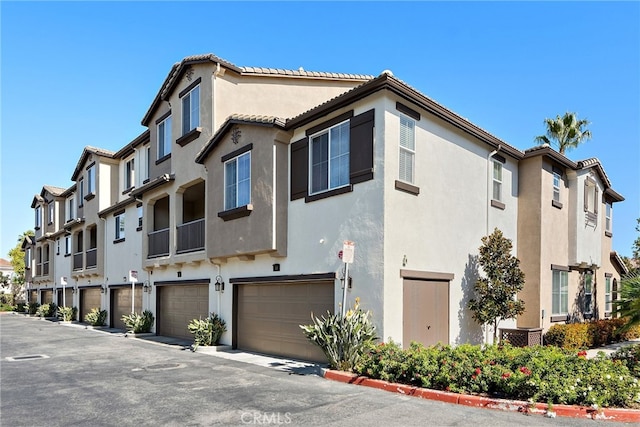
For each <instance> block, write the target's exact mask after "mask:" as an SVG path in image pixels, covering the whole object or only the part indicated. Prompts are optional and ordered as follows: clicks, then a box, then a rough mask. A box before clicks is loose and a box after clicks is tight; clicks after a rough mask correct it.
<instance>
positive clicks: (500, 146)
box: [484, 144, 502, 343]
mask: <svg viewBox="0 0 640 427" xmlns="http://www.w3.org/2000/svg"><path fill="white" fill-rule="evenodd" d="M501 148H502V145H500V144H498V148H496V149H495V150H493V151H492V152H490V153H489V155H488V156H487V207H486V209H487V216H486V221H487V224H486V233H485V236H488V235H489V212H490V209H491V183H492V182H493V180H492V179H491V170H492V168H491V167H489V166H490V164H491V163H492V162H491V158H492V157H493V156H495V155H496V154H498V151H500V149H501ZM484 342H485V343H488V342H489V326H488V325H485V328H484Z"/></svg>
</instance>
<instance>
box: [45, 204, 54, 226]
mask: <svg viewBox="0 0 640 427" xmlns="http://www.w3.org/2000/svg"><path fill="white" fill-rule="evenodd" d="M47 207H48V208H49V212H48V215H47V216H48V218H47V219H48V223H49V224H53V220H54V215H55V211H56V205H55V202H54V201H51V202H49V204H48V205H47Z"/></svg>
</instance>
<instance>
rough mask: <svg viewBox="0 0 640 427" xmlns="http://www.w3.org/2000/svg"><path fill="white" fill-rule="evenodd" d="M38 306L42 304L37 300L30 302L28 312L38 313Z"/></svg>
mask: <svg viewBox="0 0 640 427" xmlns="http://www.w3.org/2000/svg"><path fill="white" fill-rule="evenodd" d="M38 307H40V304H38V303H37V302H30V303H29V305H28V306H27V313H28V314H36V312H37V311H38Z"/></svg>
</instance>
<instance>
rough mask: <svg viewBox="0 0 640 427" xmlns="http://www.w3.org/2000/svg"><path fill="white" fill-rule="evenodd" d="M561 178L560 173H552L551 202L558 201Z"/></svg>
mask: <svg viewBox="0 0 640 427" xmlns="http://www.w3.org/2000/svg"><path fill="white" fill-rule="evenodd" d="M561 179H562V177H561V176H560V173H559V172H557V171H553V200H554V201H556V202H559V201H560V181H561Z"/></svg>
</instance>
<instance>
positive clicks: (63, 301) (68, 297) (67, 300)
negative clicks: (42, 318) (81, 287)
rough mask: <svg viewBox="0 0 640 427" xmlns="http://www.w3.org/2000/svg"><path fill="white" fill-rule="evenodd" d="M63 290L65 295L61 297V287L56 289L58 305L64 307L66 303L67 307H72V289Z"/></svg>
mask: <svg viewBox="0 0 640 427" xmlns="http://www.w3.org/2000/svg"><path fill="white" fill-rule="evenodd" d="M64 292H65V295H64V298H63V295H62V289H58V306H59V307H64V306H65V304H66V305H67V306H68V307H73V290H71V289H70V288H66V289H65V290H64Z"/></svg>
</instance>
